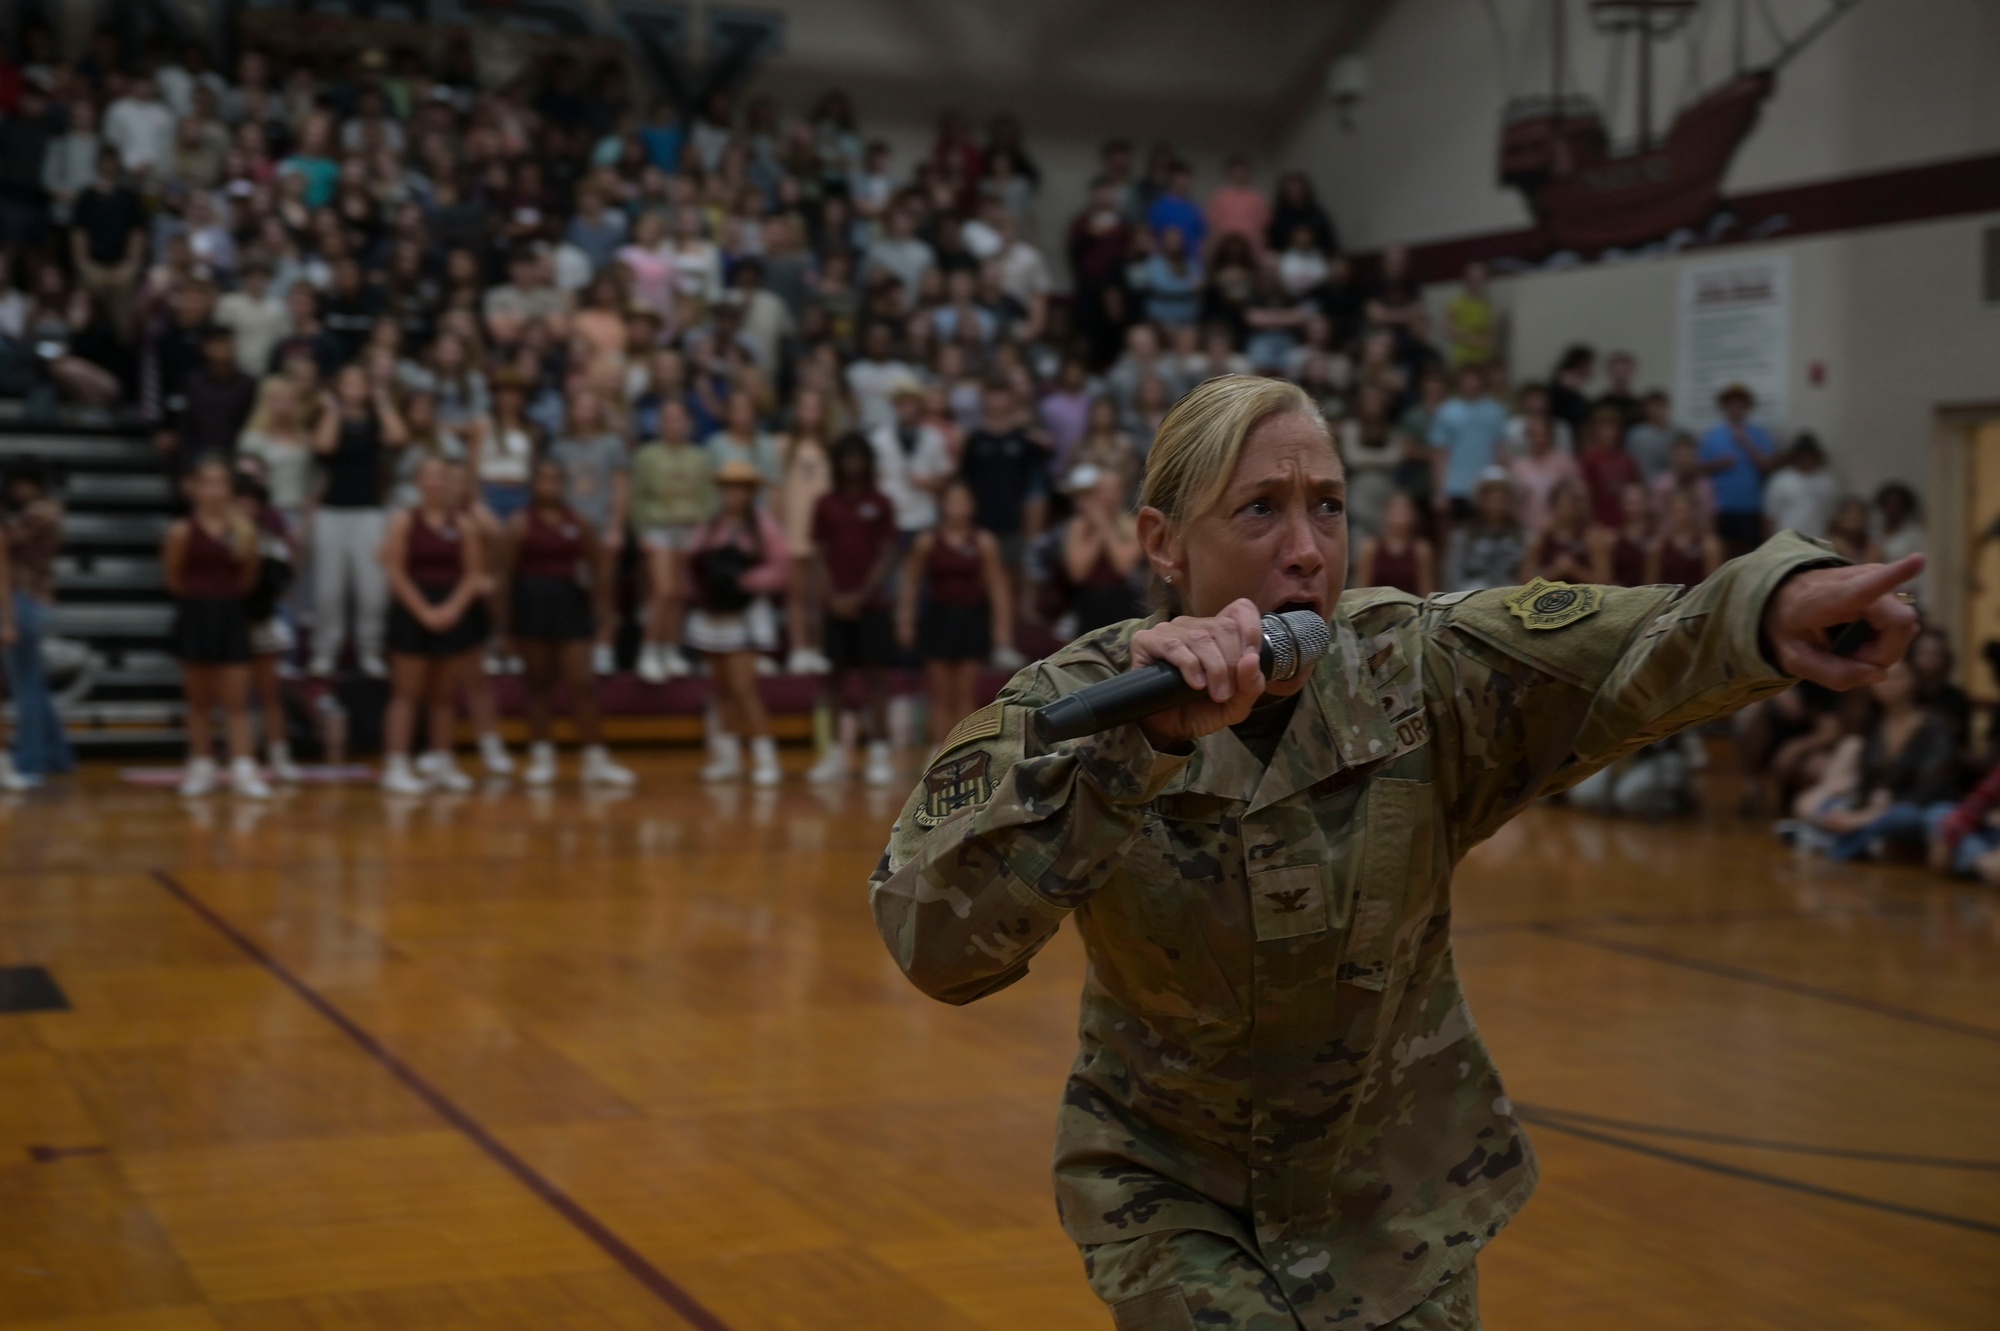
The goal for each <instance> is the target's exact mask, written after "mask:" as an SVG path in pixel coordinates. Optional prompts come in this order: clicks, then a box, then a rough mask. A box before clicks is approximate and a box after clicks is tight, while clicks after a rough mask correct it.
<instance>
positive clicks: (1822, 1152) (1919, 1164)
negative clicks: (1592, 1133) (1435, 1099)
mask: <svg viewBox="0 0 2000 1331" xmlns="http://www.w3.org/2000/svg"><path fill="white" fill-rule="evenodd" d="M1514 1104H1515V1107H1516V1108H1519V1109H1522V1110H1525V1111H1527V1112H1529V1113H1533V1114H1537V1115H1541V1116H1543V1117H1552V1118H1561V1119H1567V1120H1572V1121H1574V1122H1578V1123H1587V1124H1589V1125H1591V1126H1592V1127H1598V1128H1610V1129H1613V1130H1615V1131H1619V1132H1637V1133H1641V1134H1643V1135H1645V1136H1651V1137H1675V1138H1679V1139H1680V1140H1682V1141H1694V1142H1707V1143H1709V1144H1710V1145H1714V1146H1736V1147H1741V1148H1742V1149H1744V1150H1748V1151H1783V1152H1785V1153H1787V1154H1790V1155H1810V1156H1819V1157H1823V1158H1826V1159H1829V1160H1856V1161H1862V1162H1864V1163H1869V1164H1882V1165H1908V1166H1911V1167H1912V1168H1916V1169H1956V1170H1967V1171H1971V1172H1975V1173H1984V1172H1988V1171H1992V1172H1996V1173H2000V1160H1958V1159H1952V1158H1950V1157H1948V1156H1938V1155H1909V1154H1905V1153H1903V1152H1901V1151H1864V1150H1860V1149H1858V1148H1855V1147H1851V1146H1814V1145H1811V1144H1809V1143H1806V1142H1786V1141H1774V1140H1772V1139H1771V1138H1769V1137H1742V1136H1737V1135H1734V1134H1732V1133H1727V1132H1703V1131H1700V1130H1698V1129H1695V1128H1673V1127H1668V1126H1667V1125H1665V1124H1663V1123H1640V1122H1637V1121H1635V1120H1633V1119H1629V1118H1611V1117H1608V1116H1607V1115H1604V1114H1586V1113H1584V1112H1583V1111H1582V1110H1580V1109H1558V1108H1556V1107H1555V1106H1554V1105H1534V1104H1524V1103H1522V1102H1521V1101H1519V1100H1516V1101H1515V1102H1514Z"/></svg>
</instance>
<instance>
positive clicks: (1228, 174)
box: [1205, 153, 1271, 255]
mask: <svg viewBox="0 0 2000 1331" xmlns="http://www.w3.org/2000/svg"><path fill="white" fill-rule="evenodd" d="M1205 220H1206V221H1207V223H1208V236H1209V243H1210V244H1218V243H1220V242H1221V240H1222V238H1223V237H1224V236H1241V237H1243V239H1244V240H1246V241H1248V242H1249V243H1250V248H1251V249H1252V250H1253V251H1254V252H1256V253H1257V254H1259V255H1262V254H1263V253H1264V251H1265V248H1266V240H1267V235H1266V233H1267V232H1268V231H1269V230H1270V227H1271V204H1270V202H1269V200H1267V199H1266V198H1265V197H1264V192H1263V191H1262V190H1260V189H1258V188H1257V185H1256V181H1255V179H1254V178H1253V177H1252V175H1251V172H1250V159H1249V158H1248V157H1245V156H1244V155H1243V154H1242V153H1232V154H1231V155H1230V157H1229V160H1228V161H1226V162H1224V163H1223V166H1222V184H1221V185H1220V186H1219V187H1218V188H1217V189H1216V191H1215V193H1213V194H1211V195H1209V196H1208V212H1207V215H1206V218H1205Z"/></svg>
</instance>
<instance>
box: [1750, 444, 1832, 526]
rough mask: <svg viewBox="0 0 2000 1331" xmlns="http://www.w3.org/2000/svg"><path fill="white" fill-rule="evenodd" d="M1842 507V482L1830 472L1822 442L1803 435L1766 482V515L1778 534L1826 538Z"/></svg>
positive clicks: (1769, 524)
mask: <svg viewBox="0 0 2000 1331" xmlns="http://www.w3.org/2000/svg"><path fill="white" fill-rule="evenodd" d="M1839 504H1840V482H1839V480H1838V479H1836V478H1835V476H1834V474H1833V473H1832V472H1831V471H1829V470H1828V469H1827V465H1826V452H1825V450H1824V449H1822V448H1821V447H1820V446H1819V440H1818V439H1817V438H1815V437H1814V436H1812V435H1810V434H1802V435H1800V436H1799V437H1798V438H1797V439H1795V440H1793V441H1792V447H1791V450H1790V451H1789V452H1787V453H1786V454H1785V460H1784V462H1783V463H1782V464H1780V465H1779V467H1778V469H1777V470H1776V471H1774V472H1772V473H1771V475H1770V478H1769V479H1768V480H1766V481H1765V482H1764V516H1765V518H1766V519H1767V520H1768V523H1767V525H1768V528H1769V530H1771V531H1774V532H1780V531H1795V532H1797V533H1798V534H1799V535H1801V536H1811V537H1813V538H1815V539H1818V538H1820V537H1824V536H1825V535H1826V534H1827V529H1828V527H1829V526H1830V525H1831V524H1832V522H1833V512H1834V509H1835V508H1836V507H1838V506H1839Z"/></svg>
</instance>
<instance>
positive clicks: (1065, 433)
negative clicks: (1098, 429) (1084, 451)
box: [1037, 356, 1094, 472]
mask: <svg viewBox="0 0 2000 1331" xmlns="http://www.w3.org/2000/svg"><path fill="white" fill-rule="evenodd" d="M1093 396H1094V395H1093V394H1092V392H1091V388H1090V369H1089V367H1088V366H1086V365H1085V364H1084V363H1083V360H1082V359H1081V358H1080V357H1077V356H1065V357H1064V358H1063V362H1062V368H1061V369H1060V370H1058V371H1056V381H1055V383H1053V384H1051V385H1050V386H1049V390H1048V392H1046V393H1044V394H1043V395H1042V400H1041V403H1040V407H1039V410H1038V412H1037V414H1038V415H1039V416H1040V417H1041V422H1042V432H1043V433H1044V434H1045V435H1047V436H1048V441H1049V448H1050V450H1051V452H1052V454H1053V462H1054V466H1055V469H1056V470H1057V471H1059V472H1062V471H1067V470H1069V467H1070V459H1071V455H1072V454H1074V453H1075V452H1076V448H1077V445H1078V444H1081V443H1082V442H1083V436H1084V435H1085V433H1087V432H1088V431H1089V429H1090V404H1091V401H1092V398H1093Z"/></svg>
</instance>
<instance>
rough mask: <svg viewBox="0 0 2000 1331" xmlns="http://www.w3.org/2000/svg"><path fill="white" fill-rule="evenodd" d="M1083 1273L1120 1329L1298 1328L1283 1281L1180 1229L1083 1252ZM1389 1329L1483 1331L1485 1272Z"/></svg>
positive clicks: (1227, 1242)
mask: <svg viewBox="0 0 2000 1331" xmlns="http://www.w3.org/2000/svg"><path fill="white" fill-rule="evenodd" d="M1083 1267H1084V1273H1085V1274H1086V1276H1087V1277H1088V1278H1089V1280H1090V1287H1091V1289H1092V1290H1094V1291H1096V1294H1097V1297H1098V1298H1100V1299H1103V1300H1104V1301H1105V1302H1106V1303H1108V1304H1110V1305H1111V1317H1112V1320H1113V1322H1115V1323H1116V1325H1117V1331H1299V1322H1298V1319H1297V1318H1295V1317H1293V1316H1292V1310H1291V1307H1290V1305H1288V1304H1287V1303H1286V1302H1285V1299H1284V1296H1283V1295H1282V1294H1281V1293H1279V1291H1278V1282H1277V1281H1276V1280H1274V1279H1272V1277H1271V1273H1270V1272H1269V1271H1267V1270H1265V1269H1264V1265H1263V1263H1262V1262H1260V1261H1258V1260H1257V1258H1256V1257H1255V1256H1254V1255H1253V1254H1251V1253H1249V1252H1247V1251H1245V1250H1244V1248H1243V1247H1242V1245H1240V1244H1238V1243H1236V1242H1234V1241H1233V1240H1231V1239H1228V1238H1226V1237H1224V1236H1223V1235H1221V1234H1210V1233H1208V1232H1207V1231H1205V1230H1199V1229H1181V1230H1175V1231H1173V1232H1171V1233H1166V1234H1147V1235H1145V1236H1143V1237H1141V1238H1136V1239H1128V1240H1126V1241H1124V1242H1122V1243H1100V1244H1094V1245H1091V1246H1088V1247H1085V1248H1084V1250H1083ZM1383 1331H1479V1270H1478V1268H1477V1267H1471V1266H1468V1267H1467V1268H1466V1269H1465V1270H1463V1271H1461V1272H1459V1273H1458V1274H1457V1275H1455V1276H1452V1277H1450V1278H1449V1279H1447V1280H1446V1281H1445V1282H1444V1283H1443V1284H1441V1285H1439V1286H1438V1287H1437V1288H1436V1289H1434V1290H1432V1291H1431V1295H1430V1297H1429V1298H1427V1299H1425V1300H1424V1301H1423V1302H1422V1303H1420V1304H1418V1305H1417V1306H1416V1307H1414V1308H1412V1309H1410V1311H1408V1312H1407V1313H1404V1314H1403V1315H1402V1316H1401V1317H1398V1318H1397V1319H1396V1320H1395V1321H1393V1322H1391V1323H1389V1324H1388V1325H1387V1326H1386V1327H1384V1328H1383Z"/></svg>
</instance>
